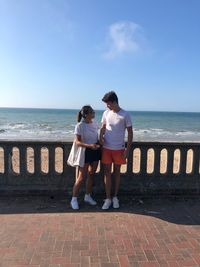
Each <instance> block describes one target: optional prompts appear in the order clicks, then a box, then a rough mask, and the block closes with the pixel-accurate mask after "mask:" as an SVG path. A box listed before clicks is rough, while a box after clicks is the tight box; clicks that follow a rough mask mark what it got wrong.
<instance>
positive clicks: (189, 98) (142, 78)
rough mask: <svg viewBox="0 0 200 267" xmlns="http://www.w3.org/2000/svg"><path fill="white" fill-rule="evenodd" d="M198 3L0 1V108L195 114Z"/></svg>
mask: <svg viewBox="0 0 200 267" xmlns="http://www.w3.org/2000/svg"><path fill="white" fill-rule="evenodd" d="M199 14H200V1H199V0H98V1H97V0H65V1H64V0H0V93H1V95H0V107H38V108H80V107H81V106H82V105H84V104H91V105H92V106H93V107H94V108H95V109H103V108H104V104H103V103H102V101H101V99H102V97H103V95H104V94H105V93H106V92H107V91H110V90H115V91H116V93H117V94H118V96H119V100H120V105H121V106H122V107H123V108H125V109H128V110H155V111H156V110H158V111H191V112H193V111H194V112H200V104H199V99H200V52H199V50H200V16H199Z"/></svg>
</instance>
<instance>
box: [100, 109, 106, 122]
mask: <svg viewBox="0 0 200 267" xmlns="http://www.w3.org/2000/svg"><path fill="white" fill-rule="evenodd" d="M101 123H102V124H106V111H104V113H103V116H102V118H101Z"/></svg>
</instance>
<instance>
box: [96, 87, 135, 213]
mask: <svg viewBox="0 0 200 267" xmlns="http://www.w3.org/2000/svg"><path fill="white" fill-rule="evenodd" d="M102 101H103V102H105V103H106V105H107V108H108V109H107V110H106V111H104V113H103V116H102V120H101V122H102V127H101V131H100V143H101V144H102V145H103V150H102V163H103V165H104V182H105V190H106V200H105V202H104V204H103V206H102V209H104V210H106V209H109V208H110V206H111V204H112V203H113V208H116V209H117V208H119V200H118V198H117V194H118V191H119V185H120V168H121V165H122V164H126V159H127V158H128V154H129V151H130V147H131V144H132V140H133V129H132V122H131V118H130V115H129V113H128V112H127V111H125V110H123V109H122V108H121V107H120V106H119V104H118V97H117V95H116V93H115V92H114V91H111V92H108V93H107V94H105V95H104V97H103V99H102ZM126 130H127V132H128V140H127V147H126V148H125V141H124V138H125V132H126ZM112 164H114V181H115V185H114V195H113V197H112V198H111V169H112Z"/></svg>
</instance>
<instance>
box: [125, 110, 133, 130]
mask: <svg viewBox="0 0 200 267" xmlns="http://www.w3.org/2000/svg"><path fill="white" fill-rule="evenodd" d="M125 123H126V127H131V126H132V121H131V116H130V115H129V114H128V113H127V114H126V117H125Z"/></svg>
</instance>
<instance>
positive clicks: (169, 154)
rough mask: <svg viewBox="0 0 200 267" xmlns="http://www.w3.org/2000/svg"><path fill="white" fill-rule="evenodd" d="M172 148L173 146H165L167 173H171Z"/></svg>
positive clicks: (172, 163)
mask: <svg viewBox="0 0 200 267" xmlns="http://www.w3.org/2000/svg"><path fill="white" fill-rule="evenodd" d="M174 150H175V148H172V147H169V148H167V174H171V175H173V167H174Z"/></svg>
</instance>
